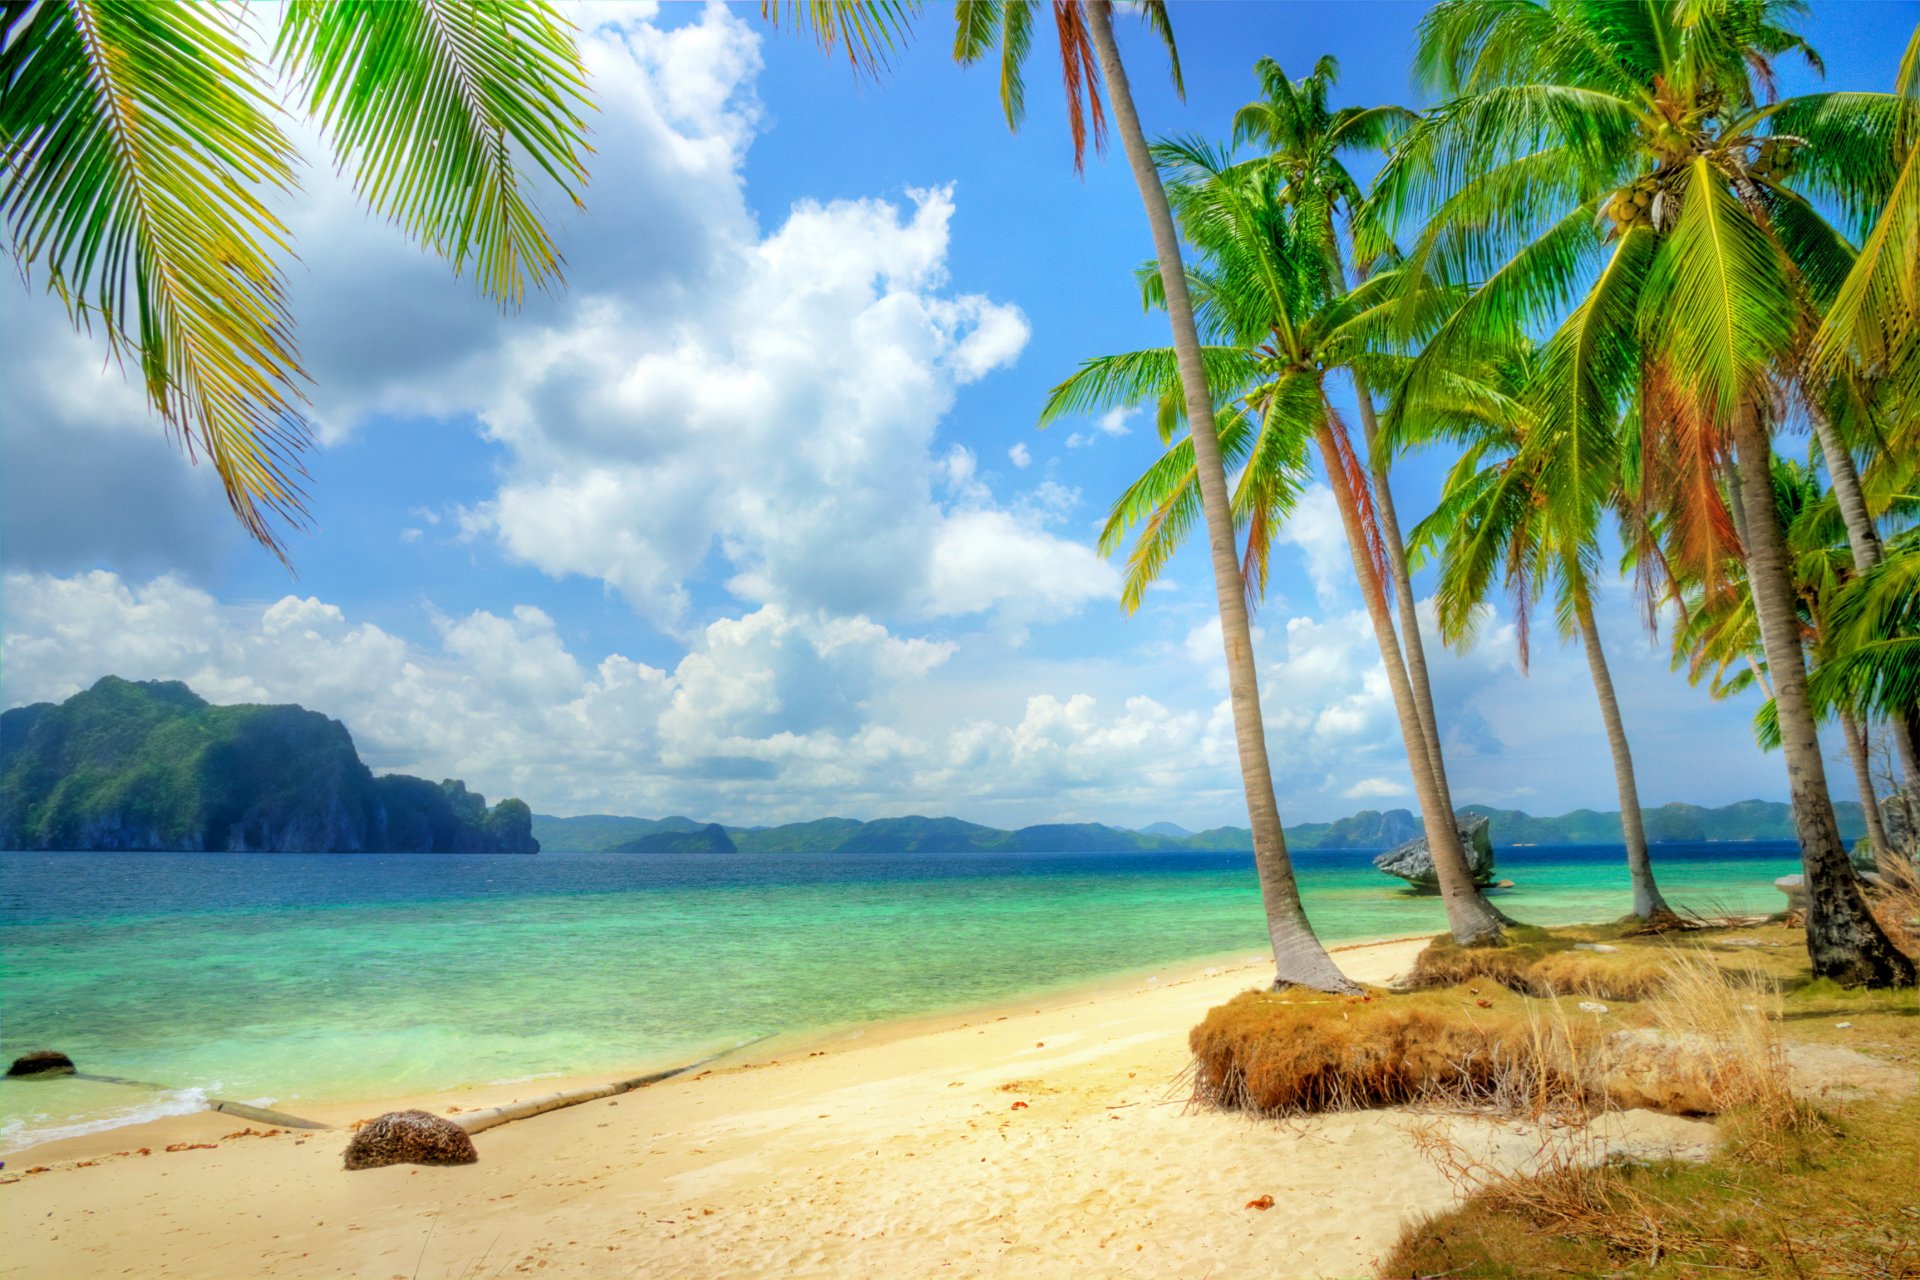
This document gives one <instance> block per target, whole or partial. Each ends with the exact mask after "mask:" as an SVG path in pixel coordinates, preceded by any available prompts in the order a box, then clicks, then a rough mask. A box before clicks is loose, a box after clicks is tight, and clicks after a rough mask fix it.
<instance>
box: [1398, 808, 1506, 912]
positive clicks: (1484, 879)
mask: <svg viewBox="0 0 1920 1280" xmlns="http://www.w3.org/2000/svg"><path fill="white" fill-rule="evenodd" d="M1455 823H1456V825H1457V826H1458V828H1459V830H1460V845H1461V847H1462V848H1464V849H1465V850H1466V852H1467V868H1468V870H1470V871H1472V872H1473V882H1474V883H1475V884H1477V885H1480V886H1481V887H1483V888H1484V887H1486V886H1487V885H1490V884H1492V883H1493V835H1492V832H1491V827H1492V824H1491V823H1490V822H1489V821H1488V820H1487V818H1486V816H1485V815H1484V814H1476V815H1474V816H1473V817H1471V818H1459V819H1456V820H1455ZM1373 865H1374V866H1376V867H1378V868H1379V869H1380V870H1382V871H1384V872H1386V873H1387V874H1388V875H1390V876H1399V877H1400V878H1401V879H1402V880H1405V881H1406V882H1407V883H1408V884H1410V885H1412V886H1413V888H1414V889H1416V890H1418V891H1419V892H1421V893H1438V892H1439V891H1440V877H1439V876H1438V875H1436V874H1435V873H1434V870H1433V851H1432V850H1431V849H1429V848H1428V847H1427V838H1426V837H1425V836H1421V837H1419V838H1418V839H1416V840H1409V841H1407V842H1406V843H1405V844H1403V845H1400V846H1399V847H1398V848H1393V849H1389V850H1387V851H1386V852H1385V853H1383V854H1381V855H1380V856H1378V857H1377V858H1375V859H1374V860H1373Z"/></svg>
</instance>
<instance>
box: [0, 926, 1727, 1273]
mask: <svg viewBox="0 0 1920 1280" xmlns="http://www.w3.org/2000/svg"><path fill="white" fill-rule="evenodd" d="M1421 945H1422V942H1421V941H1398V942H1389V943H1378V944H1370V945H1367V946H1364V947H1356V948H1348V949H1344V950H1342V951H1341V952H1340V954H1339V955H1338V959H1339V960H1340V962H1341V964H1342V967H1343V968H1345V969H1346V971H1347V972H1348V973H1350V974H1352V975H1353V976H1354V977H1356V978H1359V979H1362V980H1364V981H1370V982H1382V981H1385V980H1387V979H1389V978H1390V977H1392V976H1393V975H1395V974H1396V973H1398V972H1400V971H1401V970H1403V969H1404V968H1405V967H1407V965H1408V964H1409V963H1410V962H1411V960H1412V958H1413V956H1414V954H1415V953H1416V952H1417V951H1418V950H1419V948H1420V946H1421ZM1270 973H1271V969H1270V968H1268V967H1265V966H1262V965H1257V964H1252V963H1240V964H1236V965H1232V966H1225V967H1218V966H1216V967H1212V968H1209V969H1206V970H1203V971H1196V972H1191V973H1187V974H1182V975H1176V974H1173V973H1172V972H1169V973H1167V974H1163V975H1162V976H1163V978H1164V979H1165V980H1164V981H1160V982H1156V983H1130V984H1128V985H1126V986H1125V987H1124V988H1118V989H1109V990H1105V991H1102V992H1098V993H1092V994H1081V995H1078V996H1074V997H1070V998H1063V999H1061V1000H1058V1001H1055V1002H1053V1003H1051V1004H1039V1005H1037V1006H1036V1005H1035V1004H1033V1003H1031V1002H1030V1003H1029V1004H1027V1005H1024V1006H1021V1007H1020V1008H1019V1009H1018V1010H1017V1011H999V1012H994V1013H986V1014H976V1015H973V1016H971V1017H963V1018H949V1019H942V1020H937V1021H930V1022H926V1023H922V1024H919V1025H915V1026H910V1027H904V1028H898V1027H897V1028H891V1029H877V1030H875V1031H873V1032H870V1033H868V1034H867V1035H865V1036H862V1037H859V1038H844V1037H843V1038H841V1039H840V1040H839V1041H838V1042H836V1043H833V1044H828V1045H815V1046H812V1047H808V1048H803V1049H800V1050H797V1051H784V1052H783V1056H781V1058H780V1060H779V1061H777V1062H766V1061H760V1062H753V1063H751V1064H749V1065H744V1066H730V1065H727V1064H724V1063H723V1064H721V1065H720V1066H719V1067H718V1068H717V1069H715V1070H713V1071H711V1072H708V1073H704V1074H702V1075H701V1076H699V1077H697V1078H683V1079H678V1080H674V1081H670V1082H668V1083H665V1084H661V1085H656V1086H653V1087H652V1088H649V1089H646V1090H643V1091H640V1092H636V1093H631V1094H627V1095H625V1096H623V1097H620V1098H615V1099H609V1100H604V1101H599V1102H592V1103H587V1104H584V1105H582V1106H578V1107H573V1108H570V1109H568V1110H565V1111H560V1112H555V1113H553V1114H550V1115H546V1116H541V1117H538V1118H535V1119H530V1120H525V1121H521V1122H518V1123H515V1124H509V1125H505V1126H502V1127H500V1128H497V1129H493V1130H490V1131H488V1132H486V1133H482V1134H480V1135H479V1136H478V1137H477V1138H476V1139H475V1145H476V1146H477V1147H478V1149H479V1151H480V1163H479V1164H477V1165H471V1166H466V1167H462V1168H451V1169H442V1168H436V1169H427V1168H416V1167H412V1166H402V1167H397V1168H390V1169H378V1170H368V1171H363V1172H357V1173H347V1172H345V1171H344V1170H343V1169H342V1167H341V1158H340V1157H341V1151H342V1149H343V1148H344V1147H345V1145H346V1141H347V1135H346V1133H344V1132H339V1131H329V1132H322V1133H316V1134H311V1135H295V1134H291V1133H283V1134H281V1135H279V1136H276V1137H272V1138H258V1137H244V1138H225V1139H223V1135H227V1134H231V1133H233V1132H234V1131H236V1130H239V1129H243V1128H246V1127H247V1125H246V1123H245V1122H242V1121H236V1120H234V1119H233V1118H231V1117H228V1116H205V1115H203V1116H193V1117H181V1118H176V1119H173V1120H168V1121H162V1122H156V1123H155V1124H152V1125H143V1126H139V1127H138V1128H137V1129H121V1130H116V1131H114V1132H112V1133H108V1134H102V1135H94V1136H93V1137H91V1138H86V1139H74V1140H71V1141H68V1142H64V1143H59V1144H49V1145H47V1146H44V1147H41V1148H38V1149H35V1150H29V1151H26V1152H21V1153H17V1154H16V1155H14V1156H12V1157H9V1159H8V1161H7V1170H6V1177H7V1178H8V1179H15V1178H17V1180H15V1181H10V1182H9V1183H8V1184H7V1185H5V1186H0V1225H3V1226H4V1231H5V1241H6V1244H5V1250H6V1271H7V1273H8V1274H14V1275H22V1276H25V1275H33V1276H49V1277H52V1276H58V1277H63V1278H75V1277H91V1276H139V1277H162V1276H180V1277H194V1278H196V1280H207V1278H212V1277H229V1276H231V1277H241V1276H327V1277H331V1276H345V1275H351V1276H366V1277H377V1278H379V1280H386V1277H389V1276H391V1277H395V1278H396V1280H411V1278H412V1277H416V1276H417V1277H420V1278H421V1280H455V1278H461V1280H464V1278H467V1277H473V1278H475V1280H478V1278H480V1277H490V1276H497V1275H507V1276H511V1275H517V1274H521V1273H539V1274H544V1275H549V1276H614V1275H635V1276H647V1277H669V1276H694V1277H705V1276H728V1277H752V1276H886V1277H919V1276H1009V1277H1015V1276H1017V1277H1051V1276H1103V1275H1114V1276H1120V1275H1136V1276H1208V1275H1212V1276H1220V1277H1231V1276H1254V1275H1260V1276H1323V1275H1330V1276H1354V1275H1366V1274H1371V1272H1372V1269H1373V1266H1374V1262H1375V1259H1377V1258H1378V1257H1379V1256H1380V1255H1381V1254H1382V1253H1384V1252H1385V1251H1386V1250H1387V1249H1388V1248H1389V1247H1391V1245H1392V1243H1393V1241H1394V1240H1395V1238H1396V1237H1397V1236H1398V1234H1399V1232H1400V1230H1401V1228H1402V1226H1403V1225H1404V1224H1406V1223H1407V1222H1409V1221H1411V1220H1413V1219H1414V1218H1416V1217H1418V1216H1421V1215H1423V1214H1427V1213H1431V1212H1433V1211H1435V1210H1438V1209H1441V1208H1443V1207H1445V1206H1447V1205H1448V1204H1450V1203H1452V1202H1453V1200H1454V1199H1455V1197H1456V1195H1457V1192H1456V1190H1455V1188H1453V1187H1452V1186H1450V1185H1449V1184H1448V1182H1447V1181H1446V1179H1445V1178H1443V1177H1442V1176H1441V1175H1440V1174H1439V1173H1438V1172H1437V1171H1436V1170H1435V1169H1434V1167H1433V1166H1432V1165H1431V1164H1430V1163H1429V1162H1428V1161H1426V1160H1425V1159H1424V1158H1422V1157H1421V1156H1420V1155H1419V1154H1418V1153H1417V1152H1416V1150H1415V1149H1414V1144H1413V1142H1412V1139H1411V1137H1410V1135H1409V1124H1410V1121H1409V1118H1408V1117H1407V1115H1406V1114H1404V1113H1401V1112H1394V1111H1374V1112H1363V1113H1357V1114H1349V1115H1336V1116H1324V1117H1315V1118H1312V1119H1307V1120H1294V1121H1287V1122H1281V1123H1274V1122H1264V1121H1253V1120H1249V1119H1247V1118H1244V1117H1240V1116H1229V1115H1221V1114H1192V1113H1188V1112H1187V1111H1186V1110H1185V1107H1184V1103H1185V1098H1186V1090H1185V1087H1184V1084H1183V1083H1182V1081H1181V1076H1182V1072H1183V1071H1184V1069H1185V1067H1186V1065H1187V1049H1186V1035H1187V1031H1188V1029H1189V1028H1190V1027H1192V1026H1193V1025H1194V1024H1195V1023H1196V1022H1198V1021H1199V1020H1200V1018H1201V1017H1202V1016H1203V1015H1204V1014H1205V1012H1206V1010H1207V1009H1208V1008H1210V1007H1212V1006H1213V1005H1216V1004H1219V1003H1221V1002H1222V1001H1224V1000H1226V999H1228V998H1229V997H1231V996H1232V995H1234V994H1235V993H1237V992H1239V991H1241V990H1244V989H1246V988H1248V987H1250V986H1256V985H1260V984H1262V983H1263V982H1264V981H1265V980H1266V979H1267V977H1268V975H1270ZM795 1052H797V1053H798V1054H799V1055H800V1056H797V1057H796V1056H792V1055H793V1054H794V1053H795ZM554 1087H555V1082H553V1081H542V1082H539V1083H538V1084H534V1085H527V1086H522V1087H521V1089H520V1090H519V1092H520V1093H523V1094H526V1095H531V1094H536V1093H544V1092H547V1091H549V1090H551V1089H553V1088H554ZM513 1096H515V1091H514V1090H512V1089H501V1088H495V1089H491V1090H474V1091H470V1092H468V1093H464V1094H461V1095H452V1096H444V1097H437V1098H433V1099H389V1100H385V1101H384V1102H382V1103H378V1104H371V1103H370V1104H366V1105H364V1106H362V1107H358V1108H347V1109H336V1110H332V1111H324V1110H323V1111H321V1112H320V1113H319V1114H317V1115H316V1118H318V1119H325V1120H332V1121H335V1122H341V1123H344V1122H347V1121H350V1120H352V1119H354V1118H357V1117H366V1116H371V1115H374V1114H377V1113H378V1112H380V1111H383V1110H391V1109H396V1108H398V1107H402V1106H415V1105H426V1106H428V1107H430V1108H431V1109H433V1110H436V1111H445V1110H446V1109H447V1108H448V1107H449V1106H460V1107H465V1108H471V1107H475V1106H484V1105H489V1104H492V1103H497V1102H502V1101H506V1100H508V1099H509V1098H511V1097H513ZM1022 1102H1024V1103H1026V1104H1027V1105H1026V1106H1025V1107H1016V1104H1017V1103H1022ZM1452 1123H1453V1125H1454V1127H1455V1130H1456V1132H1457V1133H1459V1134H1460V1135H1461V1138H1462V1140H1463V1141H1465V1142H1466V1143H1467V1144H1468V1145H1469V1146H1471V1147H1472V1148H1473V1149H1475V1150H1477V1151H1481V1152H1485V1153H1489V1154H1492V1155H1494V1156H1496V1157H1497V1158H1499V1159H1502V1160H1509V1161H1513V1162H1519V1161H1521V1160H1523V1159H1524V1158H1525V1156H1526V1155H1527V1153H1528V1152H1530V1151H1531V1150H1532V1149H1533V1145H1534V1139H1533V1137H1532V1135H1531V1134H1530V1132H1528V1131H1526V1130H1524V1129H1520V1128H1517V1127H1514V1126H1508V1125H1501V1124H1496V1123H1493V1122H1483V1121H1455V1122H1452ZM253 1127H254V1128H256V1129H258V1128H260V1127H261V1126H259V1125H257V1124H256V1125H254V1126H253ZM1633 1129H1634V1140H1635V1143H1636V1145H1637V1146H1638V1147H1639V1148H1640V1149H1642V1150H1660V1149H1662V1148H1665V1147H1672V1148H1675V1149H1686V1148H1693V1149H1696V1150H1697V1149H1699V1148H1701V1147H1703V1146H1704V1145H1706V1144H1709V1143H1710V1142H1711V1133H1712V1130H1711V1126H1710V1125H1707V1124H1704V1123H1702V1122H1698V1121H1685V1120H1678V1119H1673V1118H1670V1117H1659V1116H1652V1115H1644V1116H1636V1118H1635V1119H1634V1121H1633ZM179 1142H216V1143H217V1145H216V1146H215V1147H214V1148H213V1149H210V1150H192V1149H189V1150H184V1151H179V1152H175V1153H168V1152H166V1151H165V1150H164V1147H165V1146H166V1145H167V1144H168V1143H179ZM141 1146H147V1147H150V1148H152V1154H151V1155H149V1156H140V1155H137V1154H131V1155H114V1154H111V1153H112V1152H116V1151H127V1150H129V1149H137V1148H139V1147H141ZM38 1165H45V1166H48V1168H47V1171H45V1172H40V1173H33V1174H25V1175H24V1176H21V1175H23V1174H24V1171H25V1170H27V1169H29V1168H30V1167H34V1166H38ZM1266 1195H1270V1196H1272V1197H1273V1198H1274V1200H1275V1202H1276V1203H1275V1206H1274V1207H1273V1208H1272V1209H1271V1210H1267V1211H1264V1212H1263V1211H1259V1210H1254V1209H1249V1208H1247V1207H1245V1206H1246V1204H1247V1202H1248V1201H1250V1200H1253V1199H1256V1198H1257V1197H1260V1196H1266Z"/></svg>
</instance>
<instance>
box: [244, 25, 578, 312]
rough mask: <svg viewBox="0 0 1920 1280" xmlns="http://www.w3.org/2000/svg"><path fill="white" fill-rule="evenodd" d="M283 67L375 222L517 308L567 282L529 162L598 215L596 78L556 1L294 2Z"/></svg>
mask: <svg viewBox="0 0 1920 1280" xmlns="http://www.w3.org/2000/svg"><path fill="white" fill-rule="evenodd" d="M276 55H277V56H278V57H279V58H281V59H282V60H283V61H284V62H285V64H286V65H287V66H288V68H289V70H290V71H291V72H292V73H293V75H294V76H295V78H296V81H297V83H298V86H299V90H300V93H301V95H302V97H303V98H304V99H305V101H306V103H307V107H308V110H309V111H310V112H311V113H312V114H313V116H314V117H315V119H316V120H317V121H318V122H319V124H320V127H321V129H322V130H323V131H324V132H325V133H326V135H327V136H328V138H329V140H330V141H331V142H332V144H333V148H334V152H335V154H336V155H337V156H338V158H339V160H340V163H341V165H342V167H343V168H345V169H347V170H349V171H350V172H351V173H352V174H353V179H354V186H355V188H356V190H358V192H359V193H360V196H361V198H362V199H364V200H365V201H366V202H367V203H368V205H370V206H371V207H372V208H373V210H374V212H376V213H378V214H380V215H382V216H384V217H387V218H390V219H392V220H393V221H394V222H396V223H398V224H399V226H400V227H401V228H402V229H403V230H404V231H405V232H406V233H407V234H408V235H409V236H411V237H412V238H414V239H416V240H418V241H420V242H421V243H423V244H425V245H426V246H427V247H428V248H430V249H432V250H434V251H435V252H437V253H439V254H442V255H443V256H445V257H446V258H447V259H448V260H449V261H450V262H451V263H452V265H453V269H454V271H455V272H456V273H459V272H462V271H464V269H465V268H466V266H467V263H468V261H469V259H471V260H472V263H473V269H474V279H475V281H476V283H477V284H478V285H479V286H480V288H481V290H482V291H483V292H485V293H486V294H488V295H489V296H490V297H493V298H497V299H499V300H500V302H501V303H502V304H503V305H505V306H517V305H519V303H520V301H521V300H522V298H523V297H524V296H525V294H526V290H527V288H528V286H530V285H531V286H534V287H541V286H544V285H546V284H548V283H550V282H554V283H557V282H558V281H559V280H560V277H561V262H560V254H559V251H558V250H557V249H556V248H555V247H554V243H553V238H552V236H551V235H549V234H548V232H547V229H546V227H545V225H544V223H543V222H542V220H541V217H540V215H539V213H538V212H537V211H536V209H535V206H534V203H533V200H532V199H531V197H530V194H529V192H528V191H527V189H526V188H527V181H526V179H527V176H528V175H527V172H525V171H524V163H523V162H526V161H530V162H531V165H532V166H537V167H538V168H539V169H540V170H541V171H543V172H544V173H545V174H546V175H547V176H548V177H549V178H550V179H552V180H553V182H554V183H555V184H557V185H558V187H559V188H560V190H561V191H563V192H564V193H565V194H566V195H567V196H568V197H569V198H570V199H571V200H572V201H573V203H574V205H575V206H576V207H584V206H583V205H581V201H580V194H579V189H580V187H581V186H582V185H584V183H585V182H586V177H587V171H586V166H585V162H584V159H583V155H584V153H585V152H586V151H587V150H588V147H587V143H586V123H585V121H584V120H583V119H582V117H581V115H580V112H581V111H584V110H585V109H586V106H587V101H586V72H585V70H584V69H583V68H582V67H581V65H580V59H579V55H578V54H577V53H576V52H575V50H574V46H573V36H572V33H571V30H570V29H569V28H568V26H567V25H566V23H565V22H564V21H562V20H561V18H560V17H559V15H558V14H556V13H554V12H553V10H552V9H550V8H549V7H548V6H547V5H546V4H545V3H542V0H484V2H482V0H439V2H438V3H434V4H393V3H388V2H387V0H325V2H322V0H290V2H289V3H288V5H287V9H286V21H285V22H284V24H283V25H282V27H281V30H280V40H279V45H278V48H277V49H276Z"/></svg>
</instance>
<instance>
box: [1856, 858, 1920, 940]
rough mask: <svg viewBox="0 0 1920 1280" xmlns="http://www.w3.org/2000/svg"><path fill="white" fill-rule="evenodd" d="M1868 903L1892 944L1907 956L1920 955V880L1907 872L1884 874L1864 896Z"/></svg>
mask: <svg viewBox="0 0 1920 1280" xmlns="http://www.w3.org/2000/svg"><path fill="white" fill-rule="evenodd" d="M1867 906H1868V907H1869V909H1871V910H1872V912H1873V918H1874V919H1875V920H1877V921H1879V923H1880V927H1881V928H1882V929H1883V930H1885V931H1886V934H1887V936H1888V937H1889V938H1891V939H1892V940H1893V944H1894V945H1895V946H1897V947H1899V948H1900V949H1901V950H1902V951H1905V952H1906V953H1907V954H1908V955H1910V956H1920V880H1916V879H1915V878H1914V877H1913V875H1912V874H1910V873H1906V869H1905V867H1904V866H1903V867H1902V868H1901V874H1896V875H1889V876H1884V877H1883V878H1882V883H1881V886H1880V887H1879V888H1878V889H1876V890H1875V891H1874V892H1872V893H1869V894H1868V895H1867Z"/></svg>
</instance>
